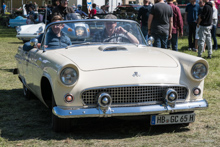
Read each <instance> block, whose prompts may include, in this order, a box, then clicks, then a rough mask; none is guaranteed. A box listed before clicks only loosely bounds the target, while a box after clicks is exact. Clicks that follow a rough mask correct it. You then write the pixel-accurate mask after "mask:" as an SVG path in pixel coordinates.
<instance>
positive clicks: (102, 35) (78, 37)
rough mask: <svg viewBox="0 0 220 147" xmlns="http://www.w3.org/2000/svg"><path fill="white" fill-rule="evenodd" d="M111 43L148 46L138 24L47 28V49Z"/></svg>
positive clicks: (100, 22) (92, 22)
mask: <svg viewBox="0 0 220 147" xmlns="http://www.w3.org/2000/svg"><path fill="white" fill-rule="evenodd" d="M110 43H111V44H135V45H146V42H145V40H144V38H143V35H142V33H141V30H140V28H139V25H138V24H137V23H136V22H134V21H122V20H117V19H114V20H107V19H103V20H101V19H99V20H95V19H91V20H86V21H83V20H82V21H65V22H64V21H63V22H55V23H53V24H52V25H51V26H50V27H48V28H47V30H46V33H45V39H44V46H45V47H46V49H55V48H65V47H67V46H71V45H77V44H81V45H83V44H110Z"/></svg>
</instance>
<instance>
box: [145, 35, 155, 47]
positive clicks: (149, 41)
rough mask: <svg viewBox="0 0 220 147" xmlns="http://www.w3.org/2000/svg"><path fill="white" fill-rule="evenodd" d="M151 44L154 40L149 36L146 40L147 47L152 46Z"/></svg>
mask: <svg viewBox="0 0 220 147" xmlns="http://www.w3.org/2000/svg"><path fill="white" fill-rule="evenodd" d="M153 43H154V38H153V37H152V36H150V37H149V38H148V40H147V46H153Z"/></svg>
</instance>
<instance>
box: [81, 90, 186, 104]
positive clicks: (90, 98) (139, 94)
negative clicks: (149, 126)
mask: <svg viewBox="0 0 220 147" xmlns="http://www.w3.org/2000/svg"><path fill="white" fill-rule="evenodd" d="M167 88H173V89H175V90H176V91H177V93H178V100H185V99H186V96H187V93H188V90H187V88H186V87H183V86H130V87H110V88H99V89H90V90H86V91H84V92H83V93H82V95H81V97H82V100H83V102H84V103H85V104H86V105H96V104H97V101H96V97H97V95H98V94H99V93H100V92H107V93H108V94H110V95H111V97H112V105H121V104H136V103H147V102H161V101H162V100H163V92H164V91H165V90H166V89H167Z"/></svg>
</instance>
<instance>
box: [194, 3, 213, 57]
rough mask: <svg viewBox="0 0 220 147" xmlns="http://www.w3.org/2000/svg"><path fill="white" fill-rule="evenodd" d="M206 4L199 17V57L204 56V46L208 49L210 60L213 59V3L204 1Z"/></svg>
mask: <svg viewBox="0 0 220 147" xmlns="http://www.w3.org/2000/svg"><path fill="white" fill-rule="evenodd" d="M203 1H204V2H205V6H204V7H203V10H202V13H201V14H200V15H199V21H198V24H197V27H200V28H199V40H198V46H199V48H198V56H199V57H201V56H202V52H203V49H204V44H205V43H206V46H207V47H208V58H209V59H211V58H212V35H211V29H212V15H213V9H212V3H211V2H209V0H203Z"/></svg>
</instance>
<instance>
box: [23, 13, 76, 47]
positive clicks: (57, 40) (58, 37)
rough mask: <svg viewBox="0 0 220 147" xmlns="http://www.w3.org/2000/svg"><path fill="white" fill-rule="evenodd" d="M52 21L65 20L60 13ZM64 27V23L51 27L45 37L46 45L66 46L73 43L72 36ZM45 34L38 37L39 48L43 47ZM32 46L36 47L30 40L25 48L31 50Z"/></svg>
mask: <svg viewBox="0 0 220 147" xmlns="http://www.w3.org/2000/svg"><path fill="white" fill-rule="evenodd" d="M51 21H52V22H57V21H63V18H62V17H61V16H60V15H55V16H54V17H53V18H52V20H51ZM63 27H64V24H56V25H53V26H51V27H50V28H49V31H48V32H47V35H46V36H47V37H46V39H45V40H46V43H45V47H50V48H55V47H59V48H64V47H67V46H69V45H72V43H71V40H70V38H69V37H68V36H66V34H64V33H63V32H62V31H61V30H62V29H63ZM43 36H44V34H41V35H39V36H38V37H37V39H38V44H37V48H40V47H41V41H42V38H43ZM32 48H34V47H33V46H31V45H30V42H26V43H25V44H24V45H23V50H25V51H29V50H31V49H32Z"/></svg>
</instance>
